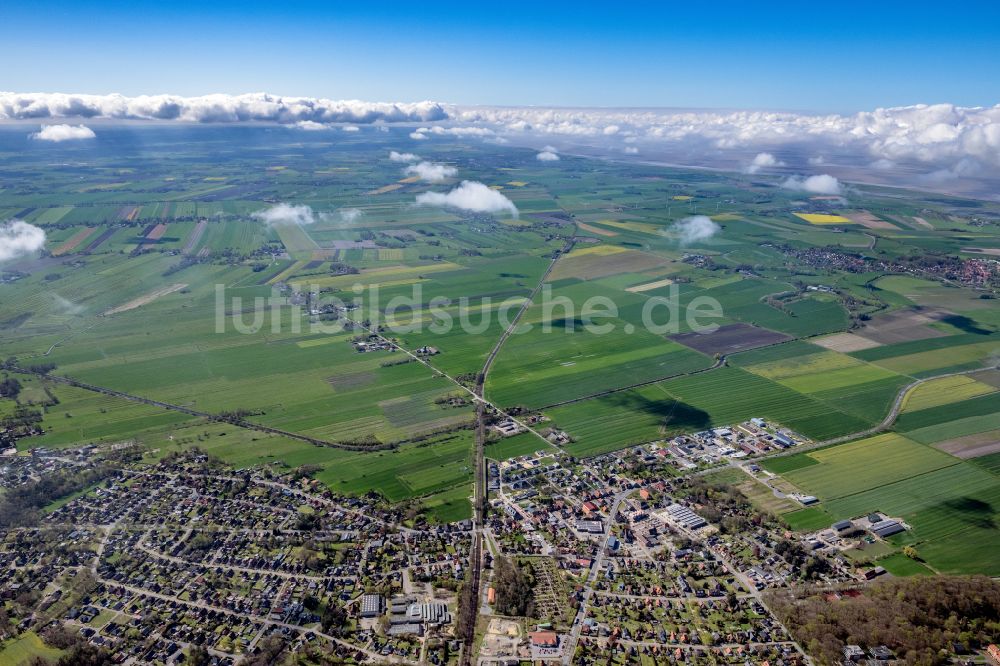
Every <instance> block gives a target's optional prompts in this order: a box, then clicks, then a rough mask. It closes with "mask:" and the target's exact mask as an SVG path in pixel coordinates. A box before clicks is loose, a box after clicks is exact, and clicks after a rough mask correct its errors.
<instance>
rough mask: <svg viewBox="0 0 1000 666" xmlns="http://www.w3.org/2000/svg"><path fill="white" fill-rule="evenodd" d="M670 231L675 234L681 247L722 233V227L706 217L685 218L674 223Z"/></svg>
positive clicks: (693, 216)
mask: <svg viewBox="0 0 1000 666" xmlns="http://www.w3.org/2000/svg"><path fill="white" fill-rule="evenodd" d="M671 229H672V230H673V231H674V233H676V234H677V236H678V242H679V243H680V244H681V245H691V244H692V243H697V242H699V241H703V240H707V239H709V238H711V237H712V236H714V235H715V234H717V233H719V232H720V231H722V227H720V226H719V225H718V224H716V223H715V222H714V221H713V220H712V218H710V217H708V216H707V215H692V216H691V217H685V218H684V219H683V220H680V221H678V222H675V223H674V224H673V225H672V226H671Z"/></svg>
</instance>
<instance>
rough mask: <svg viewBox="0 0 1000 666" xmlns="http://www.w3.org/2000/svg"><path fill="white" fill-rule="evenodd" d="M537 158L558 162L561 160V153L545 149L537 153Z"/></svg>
mask: <svg viewBox="0 0 1000 666" xmlns="http://www.w3.org/2000/svg"><path fill="white" fill-rule="evenodd" d="M535 159H536V160H538V161H540V162H556V161H558V160H559V155H557V154H556V153H553V152H552V151H551V150H543V151H542V152H540V153H538V154H537V155H535Z"/></svg>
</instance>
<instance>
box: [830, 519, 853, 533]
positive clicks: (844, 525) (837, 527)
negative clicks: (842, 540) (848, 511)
mask: <svg viewBox="0 0 1000 666" xmlns="http://www.w3.org/2000/svg"><path fill="white" fill-rule="evenodd" d="M832 528H833V531H834V532H837V533H839V534H843V533H844V532H850V531H851V530H853V529H854V523H852V522H851V521H849V520H838V521H837V522H835V523H834V524H833V525H832Z"/></svg>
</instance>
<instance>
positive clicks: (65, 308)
mask: <svg viewBox="0 0 1000 666" xmlns="http://www.w3.org/2000/svg"><path fill="white" fill-rule="evenodd" d="M50 295H51V296H52V300H53V301H55V303H56V307H58V308H59V309H60V310H61V311H62V312H65V313H66V314H72V315H77V314H80V313H81V312H83V311H84V310H86V308H85V307H83V306H82V305H80V304H79V303H74V302H73V301H71V300H69V299H68V298H64V297H62V296H60V295H59V294H57V293H56V292H54V291H53V292H50Z"/></svg>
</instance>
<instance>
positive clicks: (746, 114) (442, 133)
mask: <svg viewBox="0 0 1000 666" xmlns="http://www.w3.org/2000/svg"><path fill="white" fill-rule="evenodd" d="M64 118H82V119H90V118H94V119H98V118H100V119H112V120H166V121H182V122H192V123H232V122H252V121H257V122H273V123H283V124H288V125H290V126H294V127H298V128H301V129H312V130H319V129H325V128H328V127H329V126H330V124H331V123H349V125H347V128H350V129H351V130H353V129H354V128H355V127H360V126H364V125H375V126H377V127H379V128H380V129H385V126H386V124H390V123H396V124H400V125H407V124H408V125H410V126H411V127H410V129H412V132H411V133H410V134H409V136H410V137H411V138H413V139H416V140H420V141H423V140H427V139H431V138H434V137H457V138H466V139H471V138H480V139H483V140H486V141H493V142H498V143H504V142H507V141H512V142H515V143H520V144H523V145H529V146H533V147H535V148H536V149H540V150H541V152H540V153H538V155H539V157H540V159H541V160H543V161H544V160H549V161H555V160H553V159H552V158H553V157H558V155H559V152H558V150H556V149H555V148H553V147H552V146H546V147H545V148H542V146H543V145H544V144H549V143H552V144H556V145H557V146H558V147H559V148H567V147H572V148H573V149H574V150H577V149H581V148H583V149H591V150H593V151H605V152H606V153H608V154H618V155H621V154H632V155H635V154H642V155H643V159H651V160H665V161H670V162H673V163H676V164H686V165H690V166H722V167H724V168H731V169H732V170H743V171H745V172H747V173H756V172H758V171H761V170H763V169H772V168H781V167H784V166H786V165H787V166H788V167H789V169H795V168H797V167H799V166H806V165H809V166H818V165H824V170H828V169H827V168H826V167H827V166H828V165H832V166H838V165H837V164H834V162H836V161H837V160H838V159H839V160H840V161H841V163H842V166H846V167H850V168H860V169H863V170H866V171H867V172H868V173H870V174H877V175H878V174H881V175H884V174H886V173H891V172H898V173H904V172H906V173H908V174H909V175H910V176H914V174H916V175H918V176H919V177H920V178H923V179H924V180H923V181H922V182H924V183H925V184H933V183H943V182H948V181H950V180H951V181H954V180H956V179H968V178H986V179H997V178H1000V104H998V105H996V106H993V107H960V106H955V105H951V104H934V105H926V104H920V105H914V106H906V107H894V108H883V109H876V110H874V111H864V112H860V113H856V114H851V115H840V114H805V113H794V112H776V111H711V110H673V109H641V110H626V109H546V108H538V107H463V106H456V105H450V104H444V103H439V102H431V101H427V102H416V103H401V102H396V103H386V102H363V101H357V100H347V101H336V100H329V99H320V98H308V97H281V96H276V95H268V94H264V93H253V94H246V95H223V94H217V95H204V96H201V97H181V96H177V95H146V96H139V97H125V96H123V95H117V94H115V95H71V94H62V93H10V92H6V93H5V92H0V120H8V121H10V120H46V119H64ZM414 126H415V127H414ZM347 128H345V129H347ZM549 148H552V149H551V150H548V149H549ZM790 152H794V153H795V154H796V155H797V156H800V157H801V159H797V160H796V159H790V158H789V157H788V154H789V153H790ZM547 153H551V155H549V154H547ZM543 155H544V156H543ZM838 175H839V174H838ZM911 180H917V179H915V178H911Z"/></svg>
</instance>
